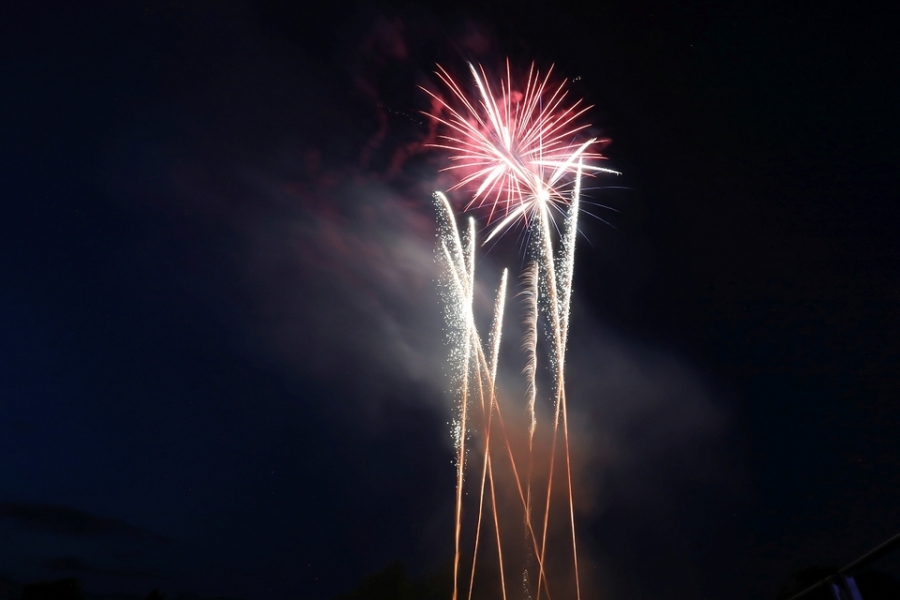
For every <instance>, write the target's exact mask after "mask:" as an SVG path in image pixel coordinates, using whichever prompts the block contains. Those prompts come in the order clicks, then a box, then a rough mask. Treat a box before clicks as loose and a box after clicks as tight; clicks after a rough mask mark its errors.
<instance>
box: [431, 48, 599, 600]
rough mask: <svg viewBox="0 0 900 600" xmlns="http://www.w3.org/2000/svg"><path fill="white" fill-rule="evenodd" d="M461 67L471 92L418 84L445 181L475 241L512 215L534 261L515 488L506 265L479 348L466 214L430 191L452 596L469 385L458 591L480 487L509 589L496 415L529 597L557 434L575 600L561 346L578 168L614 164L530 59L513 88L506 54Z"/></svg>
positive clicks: (579, 111)
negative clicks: (477, 439)
mask: <svg viewBox="0 0 900 600" xmlns="http://www.w3.org/2000/svg"><path fill="white" fill-rule="evenodd" d="M469 69H470V72H471V75H472V77H473V80H474V90H475V94H473V95H472V96H471V97H470V96H469V95H468V94H467V93H466V92H465V90H464V88H463V86H462V85H460V84H458V83H457V82H456V81H455V80H454V79H453V78H451V76H450V75H449V73H448V72H447V71H446V70H445V69H443V68H441V67H438V71H437V76H438V78H439V79H440V80H441V82H442V83H443V84H444V86H445V87H446V88H447V90H448V91H449V100H445V99H444V98H443V97H442V96H441V95H439V94H438V93H436V92H431V91H429V90H425V91H426V92H427V93H428V94H429V95H430V96H431V97H432V98H433V99H434V100H436V105H435V106H436V109H437V110H435V113H436V114H429V116H431V117H432V118H434V119H435V120H437V121H438V123H439V124H441V125H442V126H443V128H444V131H443V132H442V133H441V134H440V135H439V137H438V143H436V144H434V146H435V147H437V148H441V149H444V150H448V151H450V160H451V161H452V163H453V164H452V165H451V166H450V167H448V168H447V169H446V170H450V171H454V172H457V173H458V174H459V175H460V179H459V181H458V182H457V183H456V184H455V185H453V186H452V187H451V188H450V189H451V190H456V189H463V188H474V189H473V190H472V196H471V199H470V200H469V201H468V203H467V205H466V207H465V208H466V209H473V208H481V209H486V210H487V213H488V214H487V221H488V223H489V224H490V225H491V230H490V231H489V232H488V235H487V236H486V239H485V242H486V241H488V240H490V239H491V238H493V237H494V236H496V235H498V234H500V233H502V232H503V231H505V230H507V229H508V228H509V227H511V226H512V225H513V224H514V223H516V222H519V221H521V222H522V223H524V225H525V226H526V227H528V229H529V232H530V235H529V253H530V254H531V255H532V257H533V260H532V261H531V262H530V263H529V266H528V267H527V270H526V272H525V274H524V281H525V284H526V286H527V289H526V290H525V292H523V294H524V295H525V296H526V299H527V302H528V308H527V314H526V323H525V325H526V332H525V340H524V344H523V348H524V349H525V351H526V353H527V355H528V360H527V363H526V368H525V371H524V373H525V375H526V378H527V381H526V383H527V392H526V394H527V406H526V410H527V417H528V425H527V429H528V431H527V440H528V443H527V453H528V455H527V468H526V471H525V482H524V488H523V482H522V479H521V478H520V469H519V468H518V467H517V459H516V456H515V452H514V451H513V444H512V443H511V440H510V438H509V436H508V431H507V428H506V423H505V422H504V419H503V414H502V411H501V406H502V404H503V403H502V402H501V400H502V395H501V394H500V393H499V391H498V389H497V370H498V362H499V354H500V342H501V334H502V328H503V316H504V304H505V297H506V287H507V271H506V270H504V271H503V275H502V278H501V282H500V286H499V289H498V293H497V299H496V303H495V308H494V318H493V321H492V327H491V330H490V337H489V339H488V343H489V347H487V348H485V347H483V346H482V342H481V337H480V336H479V334H478V330H477V327H476V325H475V317H474V309H473V299H474V289H475V251H476V244H475V238H476V231H475V222H474V220H473V219H471V218H470V219H469V227H468V230H467V232H466V235H465V237H463V236H461V235H460V231H459V228H458V227H457V224H456V216H455V214H454V211H453V209H452V207H451V205H450V202H449V200H448V199H447V197H446V196H445V195H444V194H442V193H440V192H436V193H435V204H436V207H437V209H438V219H439V239H440V247H441V253H440V258H441V259H442V260H443V262H444V264H445V268H446V274H447V282H448V286H447V293H446V299H447V312H446V314H447V317H448V322H449V325H450V329H451V338H452V339H453V341H454V344H453V350H452V355H451V356H452V364H454V365H455V366H456V373H457V377H458V379H457V382H458V385H459V392H460V402H461V404H460V410H459V413H458V421H457V424H456V427H455V428H454V434H455V436H456V438H457V439H456V441H457V449H458V454H457V461H458V462H457V487H456V510H455V515H456V523H455V555H454V566H453V578H454V582H453V597H452V600H459V577H460V569H461V557H462V550H461V545H462V530H463V501H464V488H465V475H466V468H465V466H466V457H467V446H466V440H467V438H468V437H469V436H470V435H474V432H476V431H477V424H476V425H473V424H472V422H471V421H472V414H471V411H470V410H469V406H468V405H469V403H470V402H471V401H472V398H471V396H472V392H473V391H474V390H476V389H477V395H478V400H477V401H478V402H479V405H480V406H481V413H482V414H481V431H480V435H481V437H482V445H481V446H482V449H483V457H482V464H481V482H480V490H479V498H478V516H477V524H476V529H475V538H474V547H473V550H472V560H471V565H470V570H469V586H468V588H469V589H468V600H472V596H473V589H474V586H475V570H476V564H477V561H478V557H479V545H480V544H481V543H482V541H483V540H482V537H481V528H482V522H483V514H484V509H485V506H484V504H485V495H486V492H490V498H489V501H490V507H491V512H492V515H493V519H492V520H493V525H494V530H495V538H496V545H497V547H496V551H497V557H498V560H499V577H500V586H501V591H502V597H503V600H506V598H507V587H506V575H505V566H506V565H505V559H504V552H503V547H504V540H503V536H502V535H501V532H500V518H499V513H498V506H497V493H496V492H497V488H496V480H495V478H494V466H495V462H494V460H493V459H492V456H491V447H492V444H491V442H492V431H493V429H494V426H495V423H496V424H497V426H498V428H499V430H498V431H497V434H499V436H500V443H501V444H503V445H504V446H505V447H506V452H505V454H506V455H507V456H508V459H509V467H510V470H511V472H512V475H513V479H514V481H515V485H516V491H517V492H518V497H519V500H520V501H521V504H522V515H523V521H524V526H525V533H526V535H527V537H528V538H529V539H530V544H527V546H528V548H527V552H533V553H534V554H533V555H534V557H535V559H536V561H537V568H538V578H537V585H536V589H535V594H534V600H541V598H542V594H543V596H544V597H545V598H546V599H547V600H551V598H550V590H549V582H548V581H547V576H548V573H547V571H546V568H545V567H546V559H547V544H548V542H547V538H548V530H549V521H550V512H551V511H550V507H551V499H552V495H553V484H554V470H555V468H556V466H555V464H556V451H557V443H558V440H559V438H560V437H561V438H562V443H563V448H564V460H565V471H566V472H565V477H566V494H567V496H568V503H567V504H568V513H569V514H568V517H569V518H568V527H567V529H568V530H569V537H570V539H571V543H572V549H571V550H572V552H571V559H572V565H571V569H572V572H573V574H574V579H575V600H581V583H580V577H579V565H578V544H577V542H576V528H575V505H574V493H573V483H572V464H571V453H570V449H569V425H568V410H567V405H566V384H565V353H566V345H567V342H568V332H569V317H570V305H571V298H572V280H573V273H574V256H575V242H576V237H577V231H578V211H579V210H580V208H579V206H580V195H581V180H582V178H583V176H585V175H594V174H597V173H616V172H615V171H613V170H611V169H606V168H602V167H598V166H596V165H594V164H593V163H594V162H596V161H598V160H600V159H602V158H603V157H602V156H601V155H600V154H599V152H597V150H596V147H597V146H598V144H599V143H600V142H599V141H598V140H597V139H596V138H590V139H587V140H579V139H578V138H579V137H580V135H581V134H583V133H584V132H585V130H586V129H587V128H588V125H585V124H582V123H581V122H580V119H581V118H582V117H583V116H584V115H585V113H586V111H587V110H588V109H589V108H590V107H583V106H582V104H581V102H580V101H576V102H568V101H567V92H566V89H565V85H564V84H560V85H551V84H550V76H551V72H552V69H551V72H548V73H547V75H546V76H541V74H540V73H539V72H538V71H537V70H536V69H535V67H534V65H532V66H531V68H530V69H529V70H528V74H527V77H526V78H525V81H524V84H523V86H522V89H523V90H524V91H518V90H517V88H516V86H515V85H514V82H513V76H512V70H511V67H510V65H509V63H507V65H506V75H505V78H501V79H500V81H499V83H498V84H497V85H493V86H492V85H491V83H490V82H489V80H488V77H487V74H486V72H485V70H484V69H483V68H481V67H478V68H476V67H475V66H474V65H471V64H470V65H469ZM495 90H496V92H497V93H496V94H495ZM551 209H555V210H556V211H558V212H559V213H562V214H563V215H564V220H563V226H562V231H561V232H560V236H559V246H560V248H559V250H558V251H557V250H555V249H554V243H553V236H552V234H553V232H552V229H553V228H552V227H551V223H553V222H554V216H553V214H551ZM541 313H543V314H545V315H547V319H548V321H549V324H548V333H547V335H546V339H545V343H547V344H548V346H549V350H548V355H549V367H550V369H551V371H552V373H553V384H552V388H551V394H550V396H551V398H552V403H553V408H554V411H553V415H554V416H553V424H552V434H551V436H550V437H551V439H552V442H551V447H550V449H549V466H548V472H547V473H546V477H547V480H546V493H545V497H544V506H543V509H544V515H543V523H542V525H543V527H542V531H541V535H540V540H538V536H536V535H535V531H534V526H533V524H532V517H531V512H532V508H533V507H532V498H533V494H532V484H533V474H534V473H533V469H534V457H535V454H534V453H535V452H536V451H537V449H536V448H535V445H534V436H535V431H536V429H537V425H538V421H537V412H536V403H537V399H538V386H537V360H538V358H537V357H538V351H539V350H538V346H539V338H541V337H542V336H540V334H539V315H540V314H541ZM486 355H487V356H486ZM488 357H489V360H488ZM473 384H474V385H473ZM486 395H487V398H485V396H486ZM486 400H487V402H486ZM495 415H496V417H497V418H496V421H495V420H494V416H495ZM560 424H561V425H562V427H561V428H560ZM473 427H474V428H473ZM560 429H561V430H562V431H561V432H560ZM560 433H561V434H562V435H561V436H560ZM519 460H521V458H520V459H519ZM523 580H524V581H525V587H526V590H525V592H526V596H527V597H529V598H530V597H531V595H530V592H529V590H528V585H529V584H528V581H529V579H528V571H527V566H526V568H525V572H524V574H523Z"/></svg>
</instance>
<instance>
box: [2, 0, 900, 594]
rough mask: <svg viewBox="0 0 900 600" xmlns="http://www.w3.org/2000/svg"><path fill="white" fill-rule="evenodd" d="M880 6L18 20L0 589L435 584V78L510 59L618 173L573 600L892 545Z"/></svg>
mask: <svg viewBox="0 0 900 600" xmlns="http://www.w3.org/2000/svg"><path fill="white" fill-rule="evenodd" d="M884 4H885V5H886V4H887V3H884ZM896 16H897V15H896V13H894V14H891V13H890V12H889V11H888V10H887V9H885V10H876V9H874V8H870V7H867V6H866V5H865V3H861V2H847V3H845V4H837V3H822V4H819V5H818V6H817V7H816V6H813V5H810V4H809V3H800V2H712V1H709V2H672V3H664V2H652V1H647V2H643V1H642V2H624V1H623V2H606V1H602V2H591V3H589V2H585V3H583V4H580V3H576V2H566V1H560V2H546V1H537V0H535V1H532V0H518V1H507V2H491V1H485V2H462V3H460V2H452V3H451V2H447V3H443V4H432V5H427V6H426V5H423V4H419V3H409V4H403V3H391V2H382V3H370V2H359V3H356V4H353V3H349V4H346V5H341V6H337V5H335V6H330V5H326V3H318V4H312V3H308V2H211V1H210V2H201V1H198V2H177V1H174V0H173V1H159V2H151V1H141V2H92V3H84V2H63V1H61V0H60V1H58V2H13V3H5V4H4V8H3V9H0V203H2V209H3V210H2V213H0V582H3V583H2V585H3V586H6V587H0V590H2V589H10V588H9V585H10V582H18V583H28V582H33V581H40V580H51V579H56V578H62V577H77V578H79V579H80V580H81V581H82V582H83V584H84V588H85V590H86V591H87V592H88V593H89V594H108V593H112V592H123V593H129V594H140V595H141V596H143V595H146V593H147V592H149V591H150V590H151V589H152V588H156V587H158V588H160V589H162V590H163V591H164V592H165V593H166V594H168V595H170V596H177V595H178V594H180V593H187V592H190V593H196V594H200V595H202V596H228V597H233V598H242V599H246V600H282V599H287V598H310V599H331V598H334V597H335V596H337V595H338V594H341V593H346V592H348V591H349V590H351V589H353V588H354V587H355V586H356V585H357V584H358V583H359V581H360V580H362V579H363V578H364V577H365V576H367V575H370V574H372V573H375V572H378V571H380V570H382V569H384V568H385V567H386V566H387V565H389V564H391V563H392V562H394V561H401V562H402V563H403V564H404V565H405V567H406V569H407V570H408V572H410V573H411V574H412V576H414V577H418V576H426V575H428V574H430V573H434V572H438V571H440V570H441V569H443V568H444V567H445V565H446V564H447V562H448V561H449V560H450V558H451V555H452V548H453V546H452V510H453V493H454V470H453V469H454V467H453V446H452V439H451V436H450V433H449V426H448V422H449V421H450V420H451V418H452V413H451V406H452V400H453V399H452V397H451V395H450V394H449V393H448V392H447V389H448V388H449V386H448V379H447V375H448V372H449V367H448V366H447V365H446V358H447V355H448V352H449V347H448V346H447V344H446V335H445V331H444V323H443V320H442V305H441V299H440V295H439V289H438V285H437V280H438V278H439V267H438V265H437V264H436V263H435V258H434V257H435V255H434V248H435V224H434V212H433V208H432V205H431V200H430V195H431V192H432V191H433V190H434V189H437V188H446V187H447V185H448V182H449V180H448V179H447V176H446V175H445V174H441V173H439V170H440V169H441V167H442V166H445V163H444V162H442V161H443V160H444V158H443V157H442V156H441V154H440V153H438V152H435V151H433V150H427V149H424V148H423V147H422V142H423V141H424V140H425V139H426V137H427V135H428V129H429V125H428V123H427V119H426V118H425V117H422V116H421V115H420V111H422V110H427V109H428V108H429V103H428V99H427V96H425V94H424V93H423V92H422V91H421V90H420V89H419V87H418V86H420V85H421V86H426V87H429V88H431V89H435V88H436V87H437V80H436V78H435V77H434V75H433V70H434V65H435V64H436V63H440V64H442V65H445V66H446V67H447V68H448V69H450V70H451V71H452V72H455V73H461V74H464V73H465V61H467V60H475V61H480V62H482V63H483V64H484V65H485V66H486V67H488V68H498V67H501V66H502V65H503V64H504V62H503V61H504V60H505V59H506V58H507V57H509V58H510V59H511V60H512V61H513V62H514V63H515V64H520V65H527V64H529V63H530V62H531V61H536V62H537V64H538V65H539V66H541V67H542V68H547V67H549V66H550V65H551V64H555V73H557V74H558V76H559V77H560V78H562V77H565V78H567V79H569V80H570V84H571V89H572V93H573V94H575V95H577V96H581V97H584V98H586V100H587V101H588V102H589V103H590V104H592V105H594V109H593V110H592V111H591V119H592V122H593V123H594V125H595V127H594V129H593V130H592V132H593V133H595V134H597V135H600V136H603V137H609V138H610V139H611V140H612V143H611V144H610V145H609V146H607V147H606V148H605V150H604V153H605V154H606V155H607V156H608V158H609V161H608V162H609V166H610V167H612V168H615V169H617V170H619V171H621V172H622V173H623V175H622V176H620V177H609V178H601V179H598V180H597V182H596V185H595V189H592V190H591V191H590V194H591V201H593V202H596V203H597V205H591V206H590V207H589V211H590V212H591V213H592V214H593V215H595V216H596V217H599V218H598V219H591V218H589V217H585V218H583V219H582V223H583V227H582V230H583V233H584V236H583V237H582V238H581V239H580V242H579V243H580V246H579V254H578V259H577V264H576V275H575V282H576V283H575V288H576V290H575V305H574V309H573V310H574V312H573V321H574V325H573V327H574V333H573V341H572V346H571V353H572V354H571V381H570V385H571V400H570V402H571V404H572V410H573V411H574V413H575V415H576V422H577V423H578V426H577V430H578V432H577V436H578V440H579V444H580V446H579V447H580V450H579V451H580V452H581V454H582V455H583V461H584V462H583V469H582V470H581V471H580V472H579V473H578V477H577V478H578V481H579V485H580V486H581V488H580V489H582V490H583V494H584V498H583V501H582V509H583V511H582V514H581V515H580V521H579V523H580V525H579V527H580V533H581V540H583V541H582V544H583V547H584V555H585V556H586V558H585V561H586V563H585V564H587V565H589V567H588V568H589V570H590V572H591V575H590V577H591V580H592V581H593V582H594V584H593V586H594V589H593V591H592V594H591V595H592V597H597V598H605V599H609V600H618V599H622V600H626V599H644V598H647V599H649V598H710V599H712V598H736V599H751V598H774V596H775V593H776V592H777V590H778V589H779V587H780V586H781V585H782V584H783V583H784V582H785V580H786V579H787V578H788V576H789V574H790V573H791V572H792V571H793V570H795V569H797V568H801V567H804V566H810V565H841V564H845V563H847V562H849V561H851V560H852V559H854V558H856V557H857V556H859V555H860V554H862V553H863V552H865V551H866V550H868V549H869V548H871V547H873V546H875V545H877V544H878V543H880V542H882V541H883V540H884V539H886V538H888V537H890V536H891V535H893V534H894V533H896V532H897V531H900V508H898V507H900V397H898V394H900V311H898V309H897V307H898V301H900V244H898V241H897V231H898V226H900V205H898V203H897V202H896V200H897V197H898V196H897V190H898V189H900V177H898V174H897V165H898V160H900V156H898V149H897V148H898V144H897V140H898V139H900V125H898V124H900V118H898V116H897V106H898V105H900V104H898V102H900V93H898V92H900V89H898V81H900V79H898V77H897V73H896V67H897V59H896V52H895V50H894V48H893V47H892V40H891V37H892V36H895V33H896V32H895V26H896ZM458 200H459V201H461V200H462V198H458ZM600 205H602V206H600ZM520 243H521V238H518V239H517V237H516V235H515V234H513V235H510V236H507V238H505V239H503V240H501V243H499V244H497V246H495V247H494V248H491V249H490V251H489V252H487V254H486V255H484V258H483V259H482V260H483V262H482V263H481V264H480V266H479V269H480V270H482V272H484V273H485V274H486V275H485V276H486V277H487V278H490V277H491V276H492V275H491V273H496V269H497V266H498V265H500V264H505V263H510V262H511V264H513V265H514V266H517V264H516V261H519V262H521V260H522V258H521V253H520ZM517 285H518V284H517ZM509 352H511V353H515V352H516V348H515V345H514V344H513V345H512V346H510V349H509Z"/></svg>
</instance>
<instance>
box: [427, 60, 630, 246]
mask: <svg viewBox="0 0 900 600" xmlns="http://www.w3.org/2000/svg"><path fill="white" fill-rule="evenodd" d="M469 69H470V71H471V73H472V76H473V78H474V80H475V87H476V88H477V94H475V95H473V96H470V95H468V94H467V93H466V92H465V91H464V90H463V87H462V86H460V84H458V83H457V82H456V81H455V80H454V79H453V78H452V77H451V76H450V74H449V73H448V72H447V71H446V69H444V68H443V67H441V66H438V71H437V72H436V74H437V76H438V77H439V78H440V79H441V81H442V82H443V83H444V85H445V86H446V87H447V89H448V90H449V91H450V94H451V96H450V100H449V101H447V100H444V99H443V98H442V97H441V96H439V95H438V94H436V93H434V92H431V91H429V90H427V89H426V90H425V92H426V93H428V94H429V95H430V96H431V97H432V98H434V100H435V101H436V103H437V107H438V109H439V110H437V111H435V112H436V113H437V114H432V113H426V114H427V115H428V116H429V117H431V118H433V119H435V120H436V121H438V122H439V123H440V124H442V125H444V131H443V132H441V134H440V135H439V136H438V143H436V144H433V145H432V146H433V147H436V148H442V149H445V150H449V151H450V152H451V155H450V160H451V161H452V163H453V164H451V166H449V167H447V168H446V169H444V170H446V171H451V170H455V171H458V172H459V174H460V179H459V181H458V182H457V183H456V184H455V185H454V186H453V187H451V188H450V189H451V190H453V189H460V188H472V187H474V188H475V191H474V194H473V195H472V199H471V200H470V201H469V203H468V205H467V206H466V209H467V210H468V209H470V208H473V207H483V206H488V207H489V209H490V211H489V213H488V222H489V223H491V222H495V221H499V222H498V223H497V224H496V226H495V227H494V228H493V231H492V232H491V233H490V235H489V236H488V238H487V239H490V238H491V237H493V236H494V235H496V234H497V233H499V232H500V231H503V230H504V229H506V228H507V227H508V226H509V225H510V224H512V223H513V222H515V221H516V220H518V219H519V218H521V219H523V220H524V221H525V222H528V220H529V219H530V218H531V216H532V215H533V214H534V212H535V211H536V210H541V209H544V208H546V207H548V206H551V205H554V204H556V205H566V204H568V202H569V198H568V194H567V190H568V188H569V187H570V186H571V184H572V181H573V179H574V178H576V177H579V176H580V174H581V173H582V172H583V171H587V172H590V171H594V172H597V171H600V172H607V173H616V171H612V170H611V169H604V168H601V167H597V166H594V165H592V164H591V163H592V162H593V161H596V160H600V159H602V158H603V156H602V155H601V154H600V153H599V151H598V147H599V146H600V144H601V140H597V139H596V138H590V139H587V140H582V139H579V138H580V137H582V136H581V134H583V133H584V131H585V130H586V129H587V128H588V127H590V125H589V124H585V123H581V122H580V119H581V118H582V117H583V116H584V114H585V113H586V112H587V111H588V110H589V109H590V108H591V107H590V106H583V105H582V102H581V100H577V101H575V102H572V103H567V101H566V98H567V95H568V92H567V90H566V88H565V82H563V83H560V84H559V85H551V84H550V75H551V73H552V71H553V69H552V67H551V69H550V70H549V71H548V72H547V74H546V75H545V76H543V77H542V76H541V74H540V73H539V72H538V71H537V69H535V66H534V64H532V65H531V67H530V68H529V70H528V76H527V77H526V78H525V82H524V86H521V85H518V84H516V83H514V82H513V77H512V73H511V69H510V66H509V62H508V61H507V64H506V78H505V80H504V79H503V78H501V79H500V80H499V84H498V85H496V86H494V88H492V87H491V84H490V83H489V81H488V78H487V74H486V73H485V70H484V68H483V67H481V66H480V65H479V66H478V68H477V69H476V67H475V66H474V65H472V64H471V63H470V64H469ZM520 88H524V89H523V90H520ZM423 89H424V88H423ZM485 241H487V240H485Z"/></svg>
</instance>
